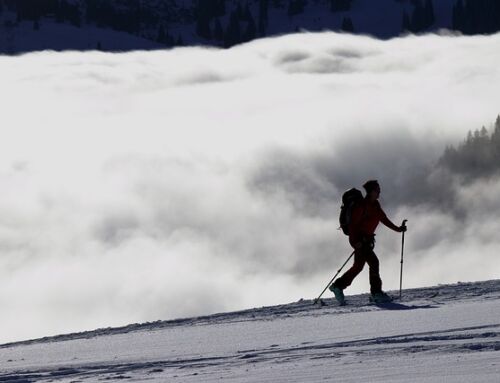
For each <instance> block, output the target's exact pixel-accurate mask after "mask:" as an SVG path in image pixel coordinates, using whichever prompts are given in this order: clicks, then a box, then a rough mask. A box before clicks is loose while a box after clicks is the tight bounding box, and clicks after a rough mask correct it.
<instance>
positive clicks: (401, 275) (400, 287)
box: [399, 219, 408, 300]
mask: <svg viewBox="0 0 500 383" xmlns="http://www.w3.org/2000/svg"><path fill="white" fill-rule="evenodd" d="M406 222H408V220H407V219H405V220H403V224H402V225H401V226H403V227H404V228H405V231H406ZM405 231H403V235H402V237H401V272H400V274H399V300H401V294H402V289H403V253H404V248H405Z"/></svg>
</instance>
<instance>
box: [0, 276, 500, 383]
mask: <svg viewBox="0 0 500 383" xmlns="http://www.w3.org/2000/svg"><path fill="white" fill-rule="evenodd" d="M392 294H393V295H396V294H397V292H392ZM324 302H325V306H322V307H321V306H313V305H312V300H300V301H299V302H297V303H292V304H287V305H280V306H273V307H262V308H256V309H252V310H244V311H239V312H233V313H224V314H217V315H212V316H205V317H198V318H189V319H180V320H173V321H165V322H154V323H145V324H134V325H130V326H125V327H121V328H109V329H100V330H96V331H89V332H85V333H79V334H68V335H61V336H57V337H50V338H43V339H38V340H32V341H25V342H18V343H11V344H5V345H2V346H0V382H33V381H45V382H49V381H57V382H94V381H101V380H124V379H127V380H131V381H145V380H153V381H181V382H191V381H193V382H194V381H203V382H212V381H220V380H221V379H223V380H229V381H237V382H255V381H259V382H261V381H270V382H279V381H283V382H290V381H297V382H300V381H323V380H325V379H326V380H330V381H339V382H349V381H370V382H392V381H394V382H396V381H397V382H399V381H407V382H446V381H450V382H462V381H463V382H471V381H474V382H498V381H499V378H498V377H499V376H500V352H499V351H500V316H499V315H498V314H499V313H500V280H499V281H487V282H475V283H458V284H454V285H443V286H437V287H430V288H421V289H413V290H406V291H404V295H403V300H402V301H400V302H399V301H395V302H393V303H389V304H385V305H379V306H376V305H373V304H370V303H368V295H366V294H363V295H357V296H348V297H347V302H348V306H344V307H339V306H338V305H337V304H336V303H335V301H334V300H332V299H324Z"/></svg>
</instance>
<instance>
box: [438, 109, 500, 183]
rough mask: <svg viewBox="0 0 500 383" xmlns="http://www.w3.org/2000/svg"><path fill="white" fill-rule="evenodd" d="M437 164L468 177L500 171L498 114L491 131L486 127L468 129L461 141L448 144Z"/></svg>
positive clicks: (499, 120) (488, 174) (499, 125)
mask: <svg viewBox="0 0 500 383" xmlns="http://www.w3.org/2000/svg"><path fill="white" fill-rule="evenodd" d="M439 165H440V166H444V167H446V168H448V169H450V170H451V171H453V172H454V173H457V174H461V175H463V176H466V177H468V178H477V177H484V176H491V175H493V174H498V173H500V115H499V116H498V117H497V119H496V121H495V123H494V124H493V129H492V132H491V133H489V131H488V129H486V127H484V126H483V127H482V128H481V129H476V130H475V131H469V132H468V133H467V137H466V138H465V140H464V141H463V142H461V143H460V144H459V145H457V146H453V145H450V146H448V147H447V148H446V149H445V151H444V153H443V155H442V157H441V158H440V159H439Z"/></svg>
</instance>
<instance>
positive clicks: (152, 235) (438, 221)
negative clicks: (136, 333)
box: [0, 32, 500, 341]
mask: <svg viewBox="0 0 500 383" xmlns="http://www.w3.org/2000/svg"><path fill="white" fill-rule="evenodd" d="M499 43H500V35H494V36H475V37H456V36H436V35H428V36H421V37H412V36H410V37H406V38H400V39H392V40H389V41H378V40H375V39H372V38H369V37H363V36H349V35H343V34H336V33H330V32H325V33H314V34H309V33H304V34H295V35H287V36H281V37H277V38H272V39H263V40H258V41H254V42H251V43H249V44H245V45H242V46H238V47H235V48H233V49H230V50H217V49H207V48H198V47H193V48H181V49H175V50H170V51H157V52H131V53H123V54H107V53H102V52H87V53H79V52H65V53H53V52H41V53H34V54H28V55H23V56H18V57H0V78H1V81H2V84H3V87H2V89H1V90H0V98H1V101H2V105H4V108H3V109H2V112H1V121H2V127H1V129H2V132H3V135H2V136H3V139H2V140H1V141H0V185H1V189H0V190H2V199H1V200H0V250H1V251H0V276H1V278H0V303H1V304H2V307H3V310H4V313H5V315H4V316H3V319H2V320H1V322H2V323H1V328H2V329H3V331H2V333H1V335H0V341H9V340H16V339H23V338H29V337H35V336H43V335H49V334H56V333H61V332H67V331H76V330H84V329H89V328H94V327H102V326H110V325H119V324H125V323H130V322H135V321H146V320H156V319H168V318H175V317H180V316H188V315H198V314H207V313H211V312H216V311H222V310H232V309H238V308H246V307H251V306H261V305H265V304H273V303H282V302H288V301H293V300H297V299H299V298H301V297H304V298H311V297H313V296H314V295H316V294H317V293H318V292H319V291H320V290H321V289H322V288H323V285H324V283H326V281H327V280H328V279H329V278H330V276H331V275H330V274H331V273H333V272H334V271H335V270H336V269H337V268H338V266H339V265H340V264H341V263H342V262H343V260H344V259H345V258H346V257H347V256H348V254H349V251H350V248H349V246H348V243H347V241H346V238H345V237H344V236H343V235H342V234H341V233H340V232H339V231H337V230H336V229H337V226H338V223H337V214H338V209H339V197H340V195H341V193H342V191H343V190H345V189H347V188H349V187H351V186H358V187H359V186H360V185H361V184H362V183H363V182H364V181H365V180H366V179H368V178H378V179H379V180H380V181H381V183H382V189H383V195H382V203H383V205H384V206H385V208H386V211H387V213H388V214H389V216H390V217H392V218H393V219H394V221H396V222H399V221H401V220H402V219H403V218H408V219H410V222H409V225H410V231H409V233H408V240H407V249H406V250H407V267H406V273H405V278H406V279H405V285H406V286H408V287H410V286H423V285H428V284H435V283H445V282H456V281H457V280H475V279H488V278H494V277H498V274H499V272H500V261H499V260H498V256H497V253H498V250H499V247H500V240H498V239H497V238H498V236H497V235H496V233H498V230H499V229H500V227H499V226H500V225H499V224H498V222H497V219H496V217H497V216H498V214H499V213H500V204H498V202H497V200H496V198H495V196H497V195H498V192H500V182H499V181H498V180H497V179H488V180H481V181H477V182H472V183H470V182H469V183H463V182H462V181H461V180H460V178H458V177H457V176H456V175H454V174H451V173H449V172H446V171H444V170H442V169H438V168H436V166H435V164H436V161H437V159H438V158H439V156H440V155H441V154H442V151H443V149H444V147H445V145H446V144H448V143H455V142H458V141H459V140H461V139H462V138H463V136H464V134H465V132H467V130H469V129H475V128H477V127H480V126H481V125H487V124H490V123H491V122H493V120H494V118H495V117H496V115H497V114H498V113H499V112H500V105H499V104H498V84H499V83H500V71H499V70H498V68H500V53H499V52H498V49H496V47H497V46H498V44H499ZM377 238H378V241H377V252H378V254H379V256H380V258H381V267H382V277H383V279H384V283H385V285H384V286H385V288H386V289H391V288H396V287H397V286H398V277H399V274H398V270H399V263H398V257H399V251H400V249H399V246H400V237H399V236H398V235H396V234H395V233H392V232H389V231H388V230H385V229H384V228H380V230H379V235H378V237H377ZM366 290H367V277H366V275H365V274H363V275H361V276H360V277H359V278H358V280H356V282H355V283H354V284H353V286H352V287H351V288H350V291H349V293H356V292H362V291H366Z"/></svg>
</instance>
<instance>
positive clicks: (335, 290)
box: [329, 284, 345, 306]
mask: <svg viewBox="0 0 500 383" xmlns="http://www.w3.org/2000/svg"><path fill="white" fill-rule="evenodd" d="M329 290H330V291H331V292H332V293H334V294H335V299H336V300H337V302H339V305H340V306H345V297H344V292H343V291H342V289H341V288H339V287H337V286H334V285H333V284H332V285H331V286H330V287H329Z"/></svg>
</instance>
